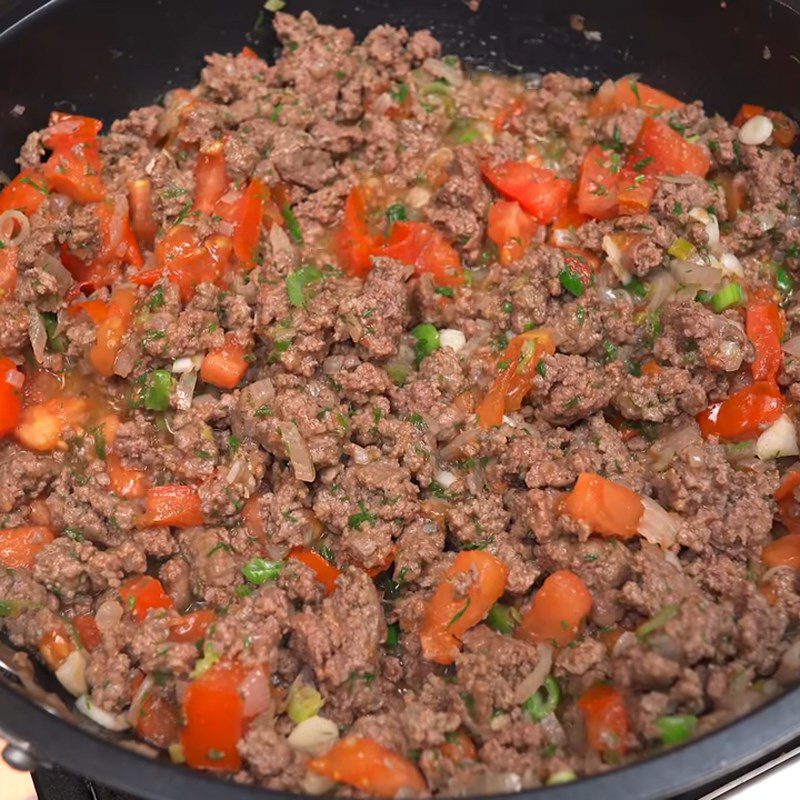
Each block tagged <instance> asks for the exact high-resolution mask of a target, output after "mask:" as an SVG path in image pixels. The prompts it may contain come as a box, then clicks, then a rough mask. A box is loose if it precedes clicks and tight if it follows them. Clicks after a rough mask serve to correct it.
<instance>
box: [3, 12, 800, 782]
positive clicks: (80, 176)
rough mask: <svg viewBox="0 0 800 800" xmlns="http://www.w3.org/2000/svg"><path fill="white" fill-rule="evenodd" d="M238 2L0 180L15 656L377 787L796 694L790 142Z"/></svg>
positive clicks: (638, 95)
mask: <svg viewBox="0 0 800 800" xmlns="http://www.w3.org/2000/svg"><path fill="white" fill-rule="evenodd" d="M275 24H276V28H277V31H278V33H279V36H280V38H281V41H282V43H283V45H284V49H283V55H282V56H281V58H280V59H279V60H278V61H277V62H276V63H275V64H274V65H270V64H268V63H267V62H266V61H264V60H262V59H261V58H260V57H259V56H258V55H256V54H255V53H254V52H253V51H252V50H250V49H248V48H245V49H244V50H243V51H242V52H241V53H240V54H238V55H236V56H230V55H227V56H223V55H213V56H210V57H209V58H208V64H207V66H206V67H205V69H204V70H203V73H202V78H201V82H200V84H199V85H198V86H197V87H196V88H194V89H192V90H190V91H186V90H175V91H173V92H171V93H170V94H169V95H168V96H167V97H166V98H165V105H164V107H160V106H151V107H148V108H144V109H139V110H137V111H133V112H132V113H131V114H130V115H129V116H128V117H127V118H126V119H124V120H121V121H118V122H115V123H114V124H113V125H111V127H110V129H108V131H106V132H102V131H101V124H100V122H99V121H96V120H93V119H90V118H86V117H80V116H74V115H71V114H65V113H60V112H54V114H53V116H52V118H51V121H50V125H49V127H48V128H46V129H45V130H43V131H41V132H38V133H33V134H31V136H30V137H29V139H28V141H27V143H26V144H25V146H24V148H23V150H22V154H21V157H20V166H21V172H20V174H19V175H18V176H17V177H16V178H14V180H13V181H11V183H10V184H9V185H8V186H6V187H5V189H4V190H3V192H2V194H0V211H2V216H0V230H1V232H2V241H3V247H2V249H1V250H0V286H2V300H0V351H1V352H2V356H3V358H2V381H0V408H1V409H2V417H1V418H0V424H1V425H2V435H3V437H4V438H3V440H2V444H1V445H0V459H2V461H1V463H2V466H0V511H2V515H3V516H2V531H0V564H2V566H3V568H4V569H3V570H2V574H0V615H2V627H3V628H4V629H5V632H6V633H7V635H8V636H9V637H10V639H11V641H12V642H13V643H14V644H15V645H17V646H19V647H24V648H27V649H28V650H30V651H31V653H33V654H34V656H35V657H36V658H38V659H40V660H41V661H43V662H44V663H45V664H46V665H47V666H48V667H49V668H50V669H51V670H53V671H54V672H55V674H56V676H57V677H58V679H59V680H60V681H61V683H62V684H63V685H64V686H65V687H66V689H68V690H69V691H70V692H72V694H74V695H75V696H76V698H77V701H76V704H77V707H78V709H79V710H80V711H81V712H82V713H83V714H85V715H87V716H88V717H90V718H91V719H93V720H94V721H96V722H97V723H99V724H100V725H102V726H104V727H106V728H110V729H112V730H116V731H129V734H126V735H130V734H131V733H132V734H133V735H135V736H136V737H138V738H139V739H140V740H142V741H143V742H146V743H149V745H151V746H152V747H153V748H154V752H157V751H158V750H162V749H163V750H166V751H168V753H169V756H170V757H172V759H173V760H174V761H176V762H185V763H187V764H188V765H190V766H191V767H197V768H201V769H207V770H213V771H216V772H219V773H225V774H229V775H231V776H232V777H233V778H234V779H235V780H238V781H242V782H247V783H255V784H260V785H263V786H267V787H272V788H276V789H283V790H289V791H297V792H311V793H325V792H331V793H334V794H342V795H352V794H353V793H365V794H371V795H377V796H380V797H394V796H396V795H398V794H401V795H403V796H415V795H425V794H427V793H439V794H442V795H449V794H464V793H467V794H469V793H491V792H497V791H509V790H515V789H521V788H526V787H531V786H537V785H540V784H554V783H560V782H564V781H568V780H572V779H574V778H576V777H578V776H582V775H587V774H592V773H596V772H600V771H603V770H606V769H609V768H611V767H613V766H614V765H617V764H621V763H624V762H626V761H628V760H631V759H636V758H640V757H642V756H645V755H648V754H651V753H653V752H657V751H659V750H661V749H663V748H665V747H669V746H672V745H675V744H678V743H681V742H685V741H688V740H689V739H691V738H692V737H693V736H696V735H698V734H700V733H702V732H704V731H707V730H709V729H711V728H713V727H715V726H717V725H720V724H722V723H724V722H727V721H729V720H731V719H733V718H735V717H737V716H739V715H741V714H743V713H744V712H746V711H747V710H749V709H751V708H753V707H754V706H756V705H758V704H759V703H761V702H763V701H764V700H766V699H767V698H769V697H771V696H774V695H775V694H776V693H779V692H780V691H782V690H783V689H784V688H785V687H787V686H789V685H790V684H792V683H793V682H794V681H796V680H797V678H798V671H799V670H800V636H799V635H798V621H799V620H800V587H799V586H798V573H797V570H798V568H800V522H799V521H798V511H799V510H800V505H798V502H799V501H800V490H798V488H797V487H798V485H800V470H798V469H797V468H796V467H795V464H796V457H797V455H798V445H797V433H796V423H795V416H794V410H793V406H794V403H795V401H796V399H797V397H798V395H799V394H800V335H798V334H800V331H799V330H798V328H797V325H798V319H800V314H799V313H798V305H797V301H796V298H795V293H794V286H795V279H796V278H795V276H796V271H797V268H798V266H799V265H800V204H799V203H798V197H797V188H798V181H799V180H800V172H798V167H797V164H796V161H795V158H794V156H793V155H792V153H791V151H790V150H789V149H788V148H789V147H790V145H791V144H792V141H793V139H794V136H795V125H794V123H793V122H791V121H790V120H789V119H788V118H786V117H785V116H783V115H782V114H780V113H777V112H771V111H765V110H764V109H761V108H758V107H754V106H743V108H742V111H741V112H740V114H739V116H738V117H737V118H736V120H735V121H734V123H733V124H729V123H727V122H726V121H724V120H723V119H721V118H719V117H717V116H712V117H709V116H707V115H706V114H705V113H704V111H703V108H702V106H701V105H700V103H697V102H695V103H689V104H684V103H682V102H679V101H678V100H676V99H675V98H673V97H670V96H668V95H666V94H664V93H662V92H660V91H658V90H656V89H653V88H650V87H648V86H646V85H645V84H644V83H641V82H639V81H638V80H637V79H636V78H624V79H622V80H619V81H617V82H606V83H605V84H603V85H602V86H601V87H600V89H599V91H597V92H595V91H594V90H593V87H592V86H591V84H590V82H589V81H587V80H585V79H583V78H569V77H566V76H564V75H560V74H553V75H546V76H545V77H544V78H542V79H541V81H538V82H526V81H524V80H523V79H521V78H509V77H503V76H497V75H490V74H483V73H475V74H471V75H468V74H465V72H464V70H463V68H462V66H461V64H460V63H459V61H458V59H456V58H454V57H451V56H447V55H444V56H443V54H442V53H441V52H440V47H439V45H438V44H437V42H436V41H435V39H434V38H433V37H432V36H431V35H430V34H429V33H427V32H425V31H422V32H418V33H414V34H412V35H410V34H408V33H407V32H406V31H404V30H396V29H393V28H389V27H385V26H384V27H380V28H377V29H376V30H374V31H373V32H372V33H370V34H369V35H368V36H367V38H366V39H365V40H364V42H363V43H362V44H356V43H355V41H354V38H353V35H352V34H351V33H350V32H349V31H347V30H336V29H334V28H331V27H328V26H324V25H319V24H318V23H317V22H316V21H315V20H314V19H313V17H311V16H310V15H309V14H307V13H305V14H303V15H301V16H300V17H299V18H294V17H291V16H288V15H284V14H277V15H276V18H275ZM753 99H757V98H753ZM796 492H798V495H797V497H796V496H795V493H796Z"/></svg>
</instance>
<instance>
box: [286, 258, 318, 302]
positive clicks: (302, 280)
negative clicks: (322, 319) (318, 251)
mask: <svg viewBox="0 0 800 800" xmlns="http://www.w3.org/2000/svg"><path fill="white" fill-rule="evenodd" d="M323 277H324V275H323V274H322V270H321V269H319V268H317V267H314V266H312V265H307V266H305V267H301V268H300V269H298V270H295V271H294V272H290V273H289V274H288V275H287V276H286V293H287V294H288V295H289V302H290V303H291V304H292V305H293V306H294V307H295V308H299V307H300V306H303V305H305V301H306V298H305V293H304V290H305V288H306V286H308V285H309V284H310V283H316V282H317V281H321V280H322V279H323Z"/></svg>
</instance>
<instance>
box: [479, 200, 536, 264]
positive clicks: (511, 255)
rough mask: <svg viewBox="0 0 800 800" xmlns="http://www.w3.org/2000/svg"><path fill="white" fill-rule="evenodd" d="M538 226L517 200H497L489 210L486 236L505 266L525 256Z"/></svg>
mask: <svg viewBox="0 0 800 800" xmlns="http://www.w3.org/2000/svg"><path fill="white" fill-rule="evenodd" d="M537 227H538V225H537V224H536V221H535V220H533V219H532V218H531V217H530V216H528V215H527V214H526V213H525V212H524V211H523V210H522V206H520V204H519V203H518V202H517V201H516V200H497V201H496V202H495V203H493V204H492V207H491V208H490V209H489V217H488V220H487V228H486V234H487V236H488V237H489V238H490V239H491V240H492V241H493V242H494V243H495V244H496V245H497V247H498V249H499V250H500V263H501V264H503V265H504V266H507V265H508V264H511V263H513V262H514V261H518V260H519V259H520V258H522V256H523V255H524V254H525V251H526V250H527V249H528V245H529V244H530V243H531V240H532V239H533V236H534V234H535V233H536V229H537Z"/></svg>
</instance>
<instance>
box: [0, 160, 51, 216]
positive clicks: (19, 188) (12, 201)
mask: <svg viewBox="0 0 800 800" xmlns="http://www.w3.org/2000/svg"><path fill="white" fill-rule="evenodd" d="M49 191H50V190H49V189H48V188H47V183H46V181H45V179H44V176H43V175H41V174H40V173H38V172H34V171H33V170H31V169H24V170H22V172H20V173H19V175H17V177H16V178H14V180H13V181H11V183H9V184H8V186H6V187H5V189H3V191H2V192H0V214H2V213H3V212H4V211H8V210H10V209H16V210H17V211H21V212H22V213H23V214H27V215H28V216H31V214H34V213H36V211H38V209H39V206H40V205H41V204H42V203H43V202H44V199H45V198H46V197H47V195H48V193H49Z"/></svg>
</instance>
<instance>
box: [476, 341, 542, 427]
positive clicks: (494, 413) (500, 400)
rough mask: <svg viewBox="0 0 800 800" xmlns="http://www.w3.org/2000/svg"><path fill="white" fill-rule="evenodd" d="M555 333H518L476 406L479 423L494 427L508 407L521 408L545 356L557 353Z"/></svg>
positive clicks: (508, 409)
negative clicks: (484, 394)
mask: <svg viewBox="0 0 800 800" xmlns="http://www.w3.org/2000/svg"><path fill="white" fill-rule="evenodd" d="M554 352H555V344H554V342H553V337H552V335H551V333H550V331H548V330H547V329H545V328H540V329H539V330H535V331H528V332H527V333H521V334H520V335H519V336H515V337H514V338H513V339H512V340H511V341H510V342H509V343H508V346H507V347H506V350H505V352H504V353H503V355H502V356H501V357H500V358H499V359H498V361H497V369H498V374H497V377H496V378H495V379H494V383H493V384H492V386H491V388H490V389H489V391H488V392H487V394H486V396H485V397H484V398H483V400H482V401H481V402H480V404H479V405H478V408H477V412H478V424H479V425H480V426H481V427H482V428H491V427H494V426H495V425H499V424H500V423H501V422H502V421H503V415H504V414H505V413H506V412H507V411H518V410H519V409H520V408H521V407H522V401H523V399H524V398H525V395H526V394H527V393H528V392H529V391H530V390H531V387H532V386H533V381H534V379H535V378H536V374H537V373H536V368H537V367H538V366H539V361H541V359H542V356H543V355H545V354H546V353H550V354H552V353H554Z"/></svg>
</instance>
